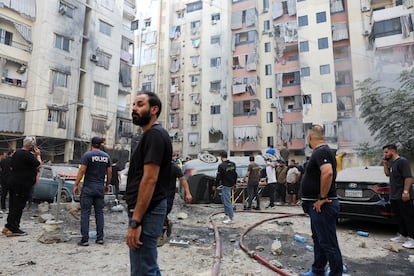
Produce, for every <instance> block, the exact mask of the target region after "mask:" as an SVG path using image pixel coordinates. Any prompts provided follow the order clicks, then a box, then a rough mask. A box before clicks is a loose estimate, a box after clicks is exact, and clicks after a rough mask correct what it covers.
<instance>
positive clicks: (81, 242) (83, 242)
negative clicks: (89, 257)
mask: <svg viewBox="0 0 414 276" xmlns="http://www.w3.org/2000/svg"><path fill="white" fill-rule="evenodd" d="M78 245H79V246H89V242H87V241H80V242H78Z"/></svg>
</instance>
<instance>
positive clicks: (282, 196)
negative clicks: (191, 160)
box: [0, 92, 414, 276]
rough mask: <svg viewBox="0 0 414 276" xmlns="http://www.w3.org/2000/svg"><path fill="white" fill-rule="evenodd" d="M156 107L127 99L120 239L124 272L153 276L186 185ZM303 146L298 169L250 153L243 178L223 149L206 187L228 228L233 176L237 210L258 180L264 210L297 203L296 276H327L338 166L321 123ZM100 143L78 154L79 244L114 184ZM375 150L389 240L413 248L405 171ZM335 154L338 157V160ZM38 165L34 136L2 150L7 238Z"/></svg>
mask: <svg viewBox="0 0 414 276" xmlns="http://www.w3.org/2000/svg"><path fill="white" fill-rule="evenodd" d="M161 110H162V105H161V101H160V99H159V98H158V96H157V95H156V94H154V93H152V92H142V93H139V94H138V95H137V96H136V97H135V99H134V103H133V108H132V121H133V123H134V124H135V125H137V126H140V127H141V129H142V130H143V135H142V137H141V140H140V142H139V143H138V145H137V147H136V148H135V149H134V150H133V152H132V153H131V158H130V163H129V170H128V177H127V186H126V192H125V201H126V205H127V206H128V225H129V227H128V230H127V232H126V234H125V241H126V244H127V246H128V247H129V253H130V254H129V257H130V264H131V265H130V269H131V275H160V271H159V267H158V264H157V247H158V246H160V240H162V239H163V238H164V235H165V234H166V235H167V236H169V235H170V234H171V223H170V222H169V220H168V214H169V213H170V212H171V210H172V207H173V202H174V198H175V191H176V183H177V180H178V181H179V183H180V184H181V185H182V186H183V188H184V191H185V200H186V202H188V203H190V202H192V195H191V191H190V187H189V184H188V183H187V181H186V179H185V177H184V175H183V172H182V169H181V167H182V165H183V162H182V160H181V159H179V158H178V156H177V155H176V154H173V148H172V143H171V139H170V137H169V134H168V132H167V131H166V130H165V129H164V128H163V127H162V126H161V125H160V124H159V123H158V117H159V115H160V113H161ZM307 141H308V144H309V147H311V148H312V150H313V152H312V155H311V156H310V157H309V158H307V159H306V161H305V162H304V163H302V164H299V163H298V162H296V161H295V160H294V159H291V160H290V162H289V164H287V163H286V162H285V160H286V161H287V160H288V159H287V156H285V158H284V159H276V161H272V160H275V159H272V158H267V159H266V167H265V168H261V167H260V166H259V165H258V164H257V163H256V162H255V158H254V156H250V157H249V161H250V163H249V165H248V168H247V173H246V174H245V175H243V176H239V175H237V168H236V164H235V163H234V162H232V161H230V160H229V158H228V155H227V152H224V151H223V152H221V153H220V159H221V163H220V164H219V165H218V167H217V176H216V179H215V180H216V184H215V186H213V189H217V188H218V186H220V187H221V201H222V203H223V205H224V214H225V219H224V221H223V223H225V224H233V223H234V222H235V217H234V216H235V215H234V212H233V205H232V192H233V191H234V188H235V186H236V183H237V179H238V178H239V177H242V178H244V180H245V181H246V182H247V191H248V197H247V203H246V206H245V210H251V209H256V210H260V209H261V206H260V202H261V201H260V193H259V183H260V180H261V179H262V178H263V177H265V178H266V180H267V186H268V187H269V192H270V194H269V205H268V206H267V207H266V208H272V207H275V206H276V205H286V204H290V205H301V206H302V208H303V211H304V212H305V213H307V214H308V215H309V218H310V225H311V231H312V239H313V243H314V262H313V265H312V268H311V270H310V271H308V272H305V273H301V274H300V275H303V276H313V275H324V273H325V268H326V266H327V265H329V269H330V274H329V275H342V273H343V269H344V268H343V262H342V255H341V250H340V247H339V244H338V240H337V235H336V219H337V217H338V214H339V201H338V197H337V194H336V189H335V184H334V183H335V178H336V174H337V171H339V170H340V169H341V166H342V163H341V164H339V167H338V156H335V153H334V151H333V150H331V149H330V148H329V146H328V145H327V144H326V143H325V137H324V129H323V127H322V126H320V125H313V126H312V128H311V129H310V130H309V132H308V135H307ZM104 143H105V139H103V138H100V137H93V138H92V140H91V150H89V151H87V152H85V153H84V155H83V156H82V158H81V162H80V166H79V169H78V174H77V176H76V180H75V184H74V190H73V193H74V194H80V209H81V218H80V233H81V239H80V241H79V243H78V245H80V246H88V245H89V220H90V215H91V210H92V207H93V209H94V212H95V214H94V217H95V221H96V228H97V229H96V230H97V231H96V232H97V235H96V240H95V242H96V243H97V244H104V212H103V208H104V205H105V203H104V194H105V193H106V192H108V190H109V187H110V185H112V186H113V187H114V193H115V194H116V198H117V199H118V193H119V182H120V168H119V167H118V160H117V159H115V158H114V159H112V158H111V157H110V156H109V155H108V154H107V153H106V152H105V151H104V150H102V149H103V145H104ZM383 152H384V159H383V166H384V173H385V174H386V175H387V176H390V187H391V204H392V207H393V211H394V213H395V214H396V216H397V218H398V222H399V232H400V233H399V235H398V236H397V237H395V238H393V239H392V240H393V241H400V242H403V247H406V248H414V206H413V200H412V196H413V195H412V191H411V190H412V188H411V183H412V174H411V169H410V167H409V164H408V161H407V159H405V158H404V157H401V156H399V155H398V151H397V147H396V146H395V145H394V144H390V145H386V146H384V147H383ZM266 154H267V155H266V156H269V155H273V156H275V155H276V151H275V149H274V148H273V147H270V148H269V149H268V150H267V151H266ZM343 156H344V155H342V156H340V157H339V158H340V159H339V162H341V161H342V157H343ZM41 165H42V159H41V153H40V150H39V149H38V148H37V145H36V138H35V137H32V136H28V137H26V138H24V140H23V146H22V148H21V149H18V150H16V151H9V152H8V153H7V156H5V157H4V158H2V160H1V161H0V168H1V172H0V181H1V187H2V190H1V191H2V193H1V198H0V199H1V202H0V203H1V209H2V211H6V207H7V202H6V198H7V197H8V216H7V223H6V224H5V226H4V228H3V230H2V233H3V234H4V235H6V236H7V237H14V236H22V235H27V233H26V232H24V231H23V230H21V228H20V220H21V217H22V212H23V210H24V207H25V205H26V203H27V201H28V199H29V197H30V193H31V191H32V187H33V186H34V185H35V184H36V181H37V178H38V174H39V168H40V166H41ZM81 185H82V187H81ZM288 197H289V199H288ZM254 200H255V207H253V202H254Z"/></svg>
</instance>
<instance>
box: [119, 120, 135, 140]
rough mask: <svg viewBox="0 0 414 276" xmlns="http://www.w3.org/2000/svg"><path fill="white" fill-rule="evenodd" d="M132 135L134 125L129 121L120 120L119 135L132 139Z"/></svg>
mask: <svg viewBox="0 0 414 276" xmlns="http://www.w3.org/2000/svg"><path fill="white" fill-rule="evenodd" d="M131 134H132V124H131V122H130V121H127V120H119V122H118V135H119V136H121V137H130V136H131Z"/></svg>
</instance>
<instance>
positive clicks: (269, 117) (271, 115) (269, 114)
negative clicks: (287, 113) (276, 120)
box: [266, 112, 273, 123]
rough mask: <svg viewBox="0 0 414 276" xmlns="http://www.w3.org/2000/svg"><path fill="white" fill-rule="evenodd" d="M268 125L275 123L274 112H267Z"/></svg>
mask: <svg viewBox="0 0 414 276" xmlns="http://www.w3.org/2000/svg"><path fill="white" fill-rule="evenodd" d="M266 123H273V112H266Z"/></svg>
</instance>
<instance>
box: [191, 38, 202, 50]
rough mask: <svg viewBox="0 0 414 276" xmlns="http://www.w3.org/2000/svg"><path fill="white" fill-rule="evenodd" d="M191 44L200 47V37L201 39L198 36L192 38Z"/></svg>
mask: <svg viewBox="0 0 414 276" xmlns="http://www.w3.org/2000/svg"><path fill="white" fill-rule="evenodd" d="M191 45H192V46H193V47H194V48H198V47H200V39H199V38H196V39H191Z"/></svg>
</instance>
